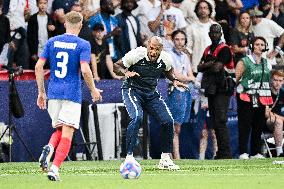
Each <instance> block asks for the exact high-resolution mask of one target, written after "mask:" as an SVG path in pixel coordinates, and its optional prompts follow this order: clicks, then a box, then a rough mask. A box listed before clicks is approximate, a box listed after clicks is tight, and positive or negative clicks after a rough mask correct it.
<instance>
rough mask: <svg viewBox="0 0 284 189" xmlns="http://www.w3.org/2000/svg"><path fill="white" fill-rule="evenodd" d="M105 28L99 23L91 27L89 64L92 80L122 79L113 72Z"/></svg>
mask: <svg viewBox="0 0 284 189" xmlns="http://www.w3.org/2000/svg"><path fill="white" fill-rule="evenodd" d="M105 33H106V31H105V28H104V25H103V24H101V23H96V24H95V25H94V27H93V31H92V35H93V41H92V43H91V65H92V72H93V77H94V80H96V81H97V82H98V81H100V80H101V79H122V78H123V77H122V76H117V75H116V74H115V73H114V72H113V62H112V59H111V56H110V52H109V48H108V43H107V40H106V39H105V37H104V36H105Z"/></svg>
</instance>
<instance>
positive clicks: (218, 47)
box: [197, 24, 234, 159]
mask: <svg viewBox="0 0 284 189" xmlns="http://www.w3.org/2000/svg"><path fill="white" fill-rule="evenodd" d="M221 36H222V28H221V26H220V25H219V24H213V25H211V27H210V30H209V37H210V39H211V42H212V44H211V45H210V46H209V47H207V48H206V49H205V51H204V54H203V57H202V59H201V62H200V64H199V65H198V67H197V69H198V71H199V72H202V73H203V78H202V81H201V88H203V89H204V90H205V96H207V97H208V106H209V113H210V118H211V122H212V124H213V129H214V130H215V133H216V138H217V145H218V151H217V155H216V157H215V158H216V159H230V158H232V155H231V149H230V138H229V132H228V128H227V126H226V122H227V110H228V106H229V99H230V95H231V94H232V91H233V87H234V86H231V85H228V84H230V83H231V82H227V78H228V77H227V75H228V73H227V71H225V69H226V70H227V69H228V68H230V69H231V68H232V67H233V60H232V52H231V50H230V48H229V47H228V46H227V45H226V44H224V43H220V41H221Z"/></svg>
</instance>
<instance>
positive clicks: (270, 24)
mask: <svg viewBox="0 0 284 189" xmlns="http://www.w3.org/2000/svg"><path fill="white" fill-rule="evenodd" d="M250 16H251V19H252V25H253V26H252V31H253V32H254V35H255V36H261V37H264V38H265V39H266V41H267V43H268V47H267V50H268V49H269V52H268V54H266V53H263V56H267V60H268V64H269V68H270V69H271V68H272V65H275V64H276V60H275V58H274V57H275V56H276V55H277V54H278V52H279V50H277V49H280V50H281V48H282V47H283V44H284V29H283V28H281V26H279V25H278V24H276V23H275V22H274V21H272V20H269V19H267V18H262V16H263V12H261V11H259V10H252V11H250ZM264 28H265V29H264ZM277 37H279V41H278V44H277V47H276V49H275V50H274V47H273V46H274V45H273V42H274V39H275V38H277Z"/></svg>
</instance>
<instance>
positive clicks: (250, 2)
mask: <svg viewBox="0 0 284 189" xmlns="http://www.w3.org/2000/svg"><path fill="white" fill-rule="evenodd" d="M242 3H243V8H242V9H241V11H246V10H250V9H254V8H257V7H258V5H259V2H258V0H242Z"/></svg>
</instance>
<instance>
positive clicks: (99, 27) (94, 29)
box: [93, 23, 105, 31]
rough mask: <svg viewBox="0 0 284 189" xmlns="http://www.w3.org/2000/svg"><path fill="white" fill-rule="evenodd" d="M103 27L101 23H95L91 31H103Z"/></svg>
mask: <svg viewBox="0 0 284 189" xmlns="http://www.w3.org/2000/svg"><path fill="white" fill-rule="evenodd" d="M104 30H105V27H104V25H103V24H101V23H96V24H95V25H94V27H93V31H104Z"/></svg>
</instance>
